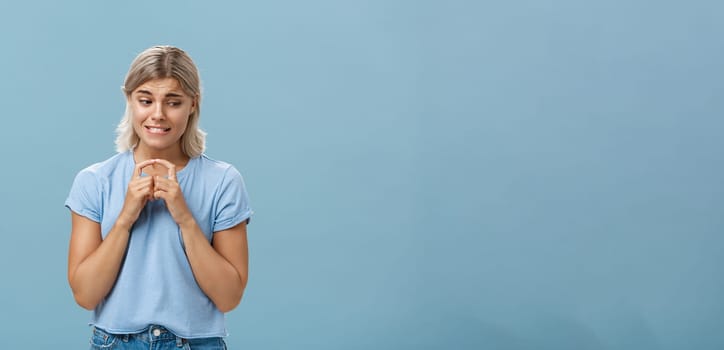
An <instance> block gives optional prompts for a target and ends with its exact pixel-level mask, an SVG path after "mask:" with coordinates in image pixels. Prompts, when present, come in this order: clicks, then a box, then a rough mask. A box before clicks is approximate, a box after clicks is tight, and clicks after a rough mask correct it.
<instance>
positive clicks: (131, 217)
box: [118, 159, 156, 229]
mask: <svg viewBox="0 0 724 350" xmlns="http://www.w3.org/2000/svg"><path fill="white" fill-rule="evenodd" d="M155 162H156V160H154V159H149V160H147V161H145V162H141V163H138V164H136V168H135V169H134V170H133V177H132V178H131V181H130V182H129V183H128V190H127V191H126V199H125V200H124V202H123V208H122V209H121V213H120V214H119V215H118V219H119V220H123V221H122V222H123V223H125V224H126V225H127V226H128V227H127V228H128V229H130V227H131V226H132V225H133V223H135V222H136V220H138V216H139V215H141V211H142V210H143V207H144V206H146V203H147V202H148V201H149V200H151V199H153V189H154V181H153V177H151V176H141V174H142V173H143V168H145V167H147V166H149V165H151V164H153V163H155Z"/></svg>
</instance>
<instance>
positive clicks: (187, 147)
mask: <svg viewBox="0 0 724 350" xmlns="http://www.w3.org/2000/svg"><path fill="white" fill-rule="evenodd" d="M164 78H174V79H176V80H177V81H178V82H179V84H180V85H181V88H182V89H183V90H184V92H185V93H186V94H188V95H189V96H191V97H192V98H194V99H195V101H196V108H194V111H193V112H192V113H191V115H189V120H188V123H187V125H186V130H185V131H184V133H183V135H182V136H181V151H182V152H183V153H184V154H185V155H186V156H188V157H191V158H193V157H197V156H200V155H201V154H202V153H203V152H204V149H205V147H206V133H205V132H204V131H203V130H201V129H200V128H199V114H200V113H201V79H200V78H199V71H198V69H197V68H196V65H195V64H194V62H193V61H192V60H191V57H189V55H188V54H187V53H186V52H184V51H183V50H181V49H179V48H177V47H173V46H154V47H151V48H148V49H146V50H144V51H143V52H141V53H140V54H139V55H138V56H136V59H134V60H133V63H131V68H130V69H129V70H128V74H126V80H125V81H124V83H123V87H122V90H123V92H124V93H125V95H126V111H125V113H124V114H123V118H121V122H120V123H118V127H117V128H116V134H117V136H116V151H118V152H125V151H127V150H129V149H132V148H134V147H135V146H136V145H137V144H138V141H139V137H138V135H137V134H136V131H135V130H133V125H132V123H131V120H132V115H131V113H132V112H131V108H130V106H129V105H128V102H127V101H128V99H129V98H130V96H131V93H132V92H133V91H134V90H135V89H137V88H138V87H139V86H141V85H142V84H144V83H145V82H147V81H149V80H153V79H164Z"/></svg>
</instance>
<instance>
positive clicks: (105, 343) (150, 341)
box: [90, 326, 226, 350]
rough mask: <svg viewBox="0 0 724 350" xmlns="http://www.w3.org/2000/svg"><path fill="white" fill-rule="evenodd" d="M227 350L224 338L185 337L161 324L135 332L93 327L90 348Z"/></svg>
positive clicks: (97, 349)
mask: <svg viewBox="0 0 724 350" xmlns="http://www.w3.org/2000/svg"><path fill="white" fill-rule="evenodd" d="M99 349H104V350H149V349H150V350H182V349H183V350H226V343H225V342H224V339H222V338H217V337H214V338H199V339H184V338H181V337H178V336H176V335H175V334H173V333H171V331H169V330H168V329H166V328H164V327H161V326H149V327H148V328H147V329H145V330H144V331H142V332H139V333H133V334H111V333H108V332H106V331H104V330H102V329H100V328H97V327H93V335H92V336H91V339H90V350H99Z"/></svg>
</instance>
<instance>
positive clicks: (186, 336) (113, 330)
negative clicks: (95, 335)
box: [88, 322, 229, 339]
mask: <svg viewBox="0 0 724 350" xmlns="http://www.w3.org/2000/svg"><path fill="white" fill-rule="evenodd" d="M88 326H90V327H97V328H100V329H102V330H103V331H105V332H107V333H110V334H138V333H142V332H144V331H146V330H147V329H148V327H150V326H151V325H148V326H146V327H143V328H141V329H134V330H128V329H123V328H111V327H103V326H102V325H98V324H94V323H93V322H89V323H88ZM160 326H162V327H164V328H166V329H168V330H169V331H171V333H173V334H174V335H176V336H177V337H181V338H184V339H202V338H226V337H228V336H229V333H228V332H226V331H224V332H222V333H205V334H194V335H190V334H184V333H181V332H177V331H175V330H173V329H172V328H169V327H168V326H164V325H160Z"/></svg>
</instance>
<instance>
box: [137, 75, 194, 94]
mask: <svg viewBox="0 0 724 350" xmlns="http://www.w3.org/2000/svg"><path fill="white" fill-rule="evenodd" d="M139 91H143V92H150V93H151V94H166V93H169V92H173V93H177V94H183V95H186V93H184V91H183V89H181V84H179V82H178V80H176V79H174V78H161V79H151V80H149V81H147V82H145V83H143V84H141V85H139V86H138V87H137V88H136V90H134V91H133V92H139Z"/></svg>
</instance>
